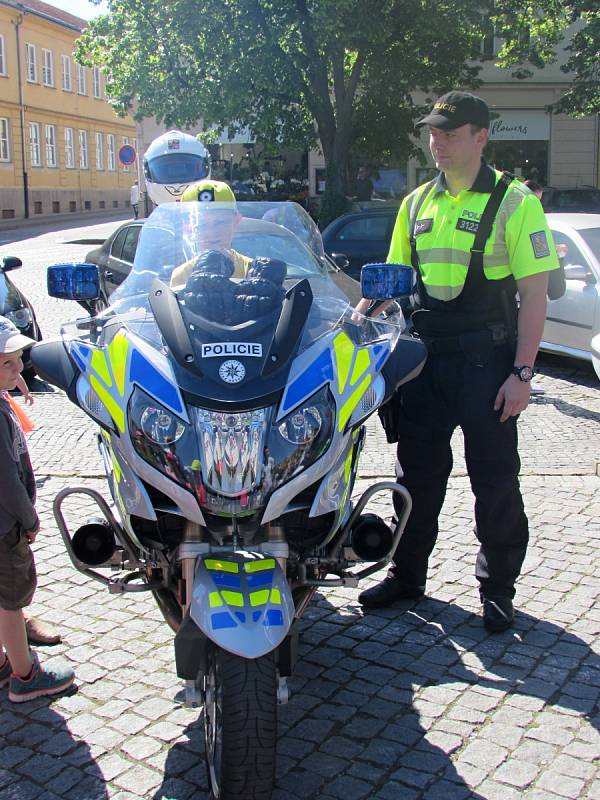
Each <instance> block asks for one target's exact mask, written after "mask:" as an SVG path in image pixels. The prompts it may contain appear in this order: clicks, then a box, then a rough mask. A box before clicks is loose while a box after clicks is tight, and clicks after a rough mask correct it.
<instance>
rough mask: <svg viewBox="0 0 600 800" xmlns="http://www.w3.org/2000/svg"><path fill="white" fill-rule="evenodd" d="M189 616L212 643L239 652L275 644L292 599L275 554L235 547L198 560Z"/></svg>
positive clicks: (259, 651)
mask: <svg viewBox="0 0 600 800" xmlns="http://www.w3.org/2000/svg"><path fill="white" fill-rule="evenodd" d="M190 616H191V618H192V620H193V621H194V622H195V623H196V625H197V626H198V628H200V630H201V631H202V632H203V633H204V635H205V636H206V637H207V638H208V639H210V640H211V641H213V642H214V643H215V644H216V645H218V646H219V647H221V648H223V649H224V650H228V651H229V652H230V653H233V654H234V655H238V656H241V657H242V658H260V656H264V655H266V654H267V653H270V652H271V651H272V650H275V649H276V648H277V647H279V645H280V644H281V642H282V641H283V640H284V639H285V637H286V635H287V633H288V631H289V629H290V627H291V625H292V622H293V621H294V601H293V600H292V594H291V592H290V589H289V586H288V583H287V580H286V577H285V574H284V573H283V571H282V569H281V567H280V566H279V564H278V563H277V561H276V560H275V559H274V558H271V557H270V556H265V555H264V554H262V553H253V552H249V551H236V552H235V553H227V554H226V555H223V556H219V557H215V556H203V557H202V558H200V559H199V560H198V564H197V567H196V574H195V577H194V586H193V589H192V602H191V606H190Z"/></svg>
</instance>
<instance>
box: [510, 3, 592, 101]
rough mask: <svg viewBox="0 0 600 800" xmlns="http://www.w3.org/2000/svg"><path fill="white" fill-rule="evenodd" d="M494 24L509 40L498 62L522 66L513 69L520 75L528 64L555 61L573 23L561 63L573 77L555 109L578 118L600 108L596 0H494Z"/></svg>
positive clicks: (527, 75) (526, 68)
mask: <svg viewBox="0 0 600 800" xmlns="http://www.w3.org/2000/svg"><path fill="white" fill-rule="evenodd" d="M494 22H495V24H496V30H497V33H498V35H499V36H500V37H502V38H503V39H504V41H505V44H504V47H503V48H502V50H501V51H500V54H499V64H500V66H503V67H510V66H514V65H520V66H519V67H518V69H517V71H516V72H515V74H516V75H517V77H519V78H526V77H529V76H530V75H531V74H532V73H531V70H530V69H528V66H527V65H528V64H529V65H532V66H535V67H543V66H545V65H546V64H548V63H551V62H552V61H554V60H555V59H556V54H557V47H558V46H559V45H561V44H562V43H563V42H564V41H565V38H566V37H565V33H566V31H567V29H568V28H570V26H572V25H574V24H575V25H574V28H573V29H572V30H569V36H570V39H569V41H568V43H567V44H566V46H565V50H566V52H567V54H568V59H567V62H566V63H565V64H564V65H562V66H561V69H562V70H563V72H565V73H572V74H573V76H574V77H573V81H572V83H571V85H570V86H569V88H568V89H567V91H566V92H565V94H564V95H563V96H562V97H561V98H560V100H558V102H557V103H555V104H554V105H553V106H552V110H553V111H555V112H564V113H566V114H570V115H572V116H574V117H582V116H587V115H589V114H597V113H599V112H600V5H599V4H598V0H534V1H533V3H528V2H523V0H496V1H495V3H494Z"/></svg>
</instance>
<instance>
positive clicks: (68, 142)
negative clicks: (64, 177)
mask: <svg viewBox="0 0 600 800" xmlns="http://www.w3.org/2000/svg"><path fill="white" fill-rule="evenodd" d="M65 167H66V168H67V169H75V142H74V140H73V128H65Z"/></svg>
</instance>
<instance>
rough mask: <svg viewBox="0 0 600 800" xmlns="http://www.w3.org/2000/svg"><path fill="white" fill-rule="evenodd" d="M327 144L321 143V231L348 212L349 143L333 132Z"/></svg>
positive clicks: (346, 137)
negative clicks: (323, 162) (322, 159)
mask: <svg viewBox="0 0 600 800" xmlns="http://www.w3.org/2000/svg"><path fill="white" fill-rule="evenodd" d="M332 138H333V141H331V139H330V140H329V142H328V143H325V142H323V140H321V141H322V146H323V155H324V156H325V193H324V194H323V199H322V202H321V209H320V212H319V227H320V228H321V230H323V228H325V227H326V226H327V225H329V223H330V222H332V221H333V220H334V219H336V217H339V216H340V214H343V213H344V212H345V211H347V210H348V207H349V202H348V198H347V195H348V194H349V191H348V180H347V175H348V153H349V141H348V136H347V135H346V134H343V135H340V133H339V131H336V132H335V136H334V137H332Z"/></svg>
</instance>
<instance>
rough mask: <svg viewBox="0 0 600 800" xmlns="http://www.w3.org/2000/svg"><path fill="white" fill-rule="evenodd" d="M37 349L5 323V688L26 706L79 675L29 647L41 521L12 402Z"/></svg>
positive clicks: (1, 435)
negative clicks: (28, 617)
mask: <svg viewBox="0 0 600 800" xmlns="http://www.w3.org/2000/svg"><path fill="white" fill-rule="evenodd" d="M33 344H35V342H34V341H33V339H29V338H28V337H27V336H23V334H21V333H20V332H19V330H18V328H17V327H16V326H15V325H13V323H12V322H11V321H10V320H8V319H6V317H0V393H1V394H0V463H2V469H1V470H0V687H1V686H6V684H8V685H9V688H8V699H9V700H10V701H11V702H13V703H23V702H25V701H26V700H34V699H35V698H38V697H45V696H46V695H54V694H58V693H60V692H63V691H64V690H65V689H67V688H68V687H69V686H71V684H72V683H73V681H74V679H75V675H74V673H73V670H72V669H70V668H69V667H67V668H59V667H42V665H41V664H40V662H39V659H38V657H37V655H35V654H32V653H31V651H30V650H29V645H28V642H27V629H26V626H25V617H24V614H23V609H24V608H26V607H27V606H28V605H29V604H30V603H31V600H32V598H33V594H34V592H35V588H36V584H37V578H36V571H35V563H34V559H33V553H32V551H31V544H32V543H33V542H34V541H35V539H36V537H37V535H38V533H39V530H40V520H39V517H38V515H37V512H36V509H35V499H36V486H35V476H34V474H33V470H32V468H31V461H30V460H29V453H28V451H27V443H26V441H25V435H24V433H23V431H22V429H21V426H20V424H19V422H18V420H17V419H16V417H15V416H14V414H13V412H12V410H11V407H10V405H9V403H8V401H7V399H6V396H5V394H6V392H8V391H10V390H12V389H14V388H15V387H16V385H17V383H18V379H19V375H20V373H21V371H22V369H23V361H22V359H21V356H22V354H23V349H24V348H26V347H30V346H31V345H33Z"/></svg>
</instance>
